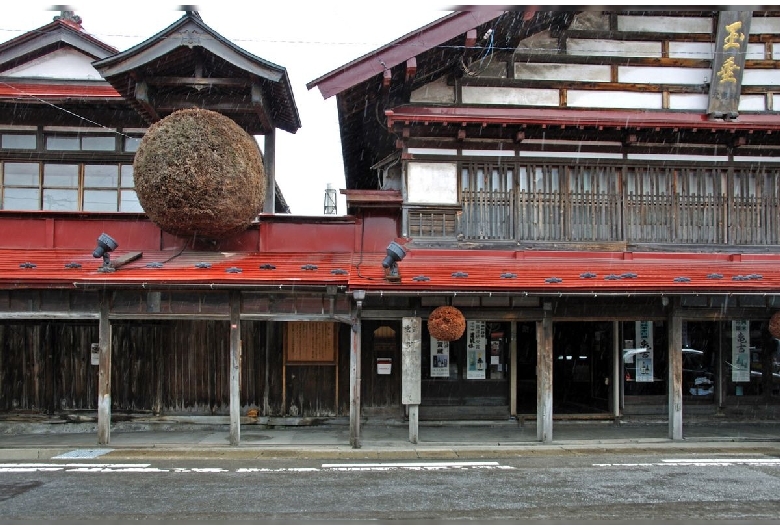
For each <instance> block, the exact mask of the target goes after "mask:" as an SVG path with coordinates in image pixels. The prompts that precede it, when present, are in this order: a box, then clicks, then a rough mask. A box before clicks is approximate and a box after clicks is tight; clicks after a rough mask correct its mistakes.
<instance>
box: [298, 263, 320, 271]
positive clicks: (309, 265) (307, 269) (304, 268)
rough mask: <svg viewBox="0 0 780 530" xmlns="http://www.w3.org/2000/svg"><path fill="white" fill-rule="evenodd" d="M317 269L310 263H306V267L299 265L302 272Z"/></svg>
mask: <svg viewBox="0 0 780 530" xmlns="http://www.w3.org/2000/svg"><path fill="white" fill-rule="evenodd" d="M318 268H319V267H317V266H316V265H312V264H311V263H307V264H306V265H301V270H302V271H316V270H317V269H318Z"/></svg>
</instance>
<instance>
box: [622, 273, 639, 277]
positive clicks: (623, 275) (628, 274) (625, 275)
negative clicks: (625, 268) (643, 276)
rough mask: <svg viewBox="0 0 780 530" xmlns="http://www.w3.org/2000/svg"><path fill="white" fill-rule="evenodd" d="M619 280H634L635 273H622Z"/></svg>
mask: <svg viewBox="0 0 780 530" xmlns="http://www.w3.org/2000/svg"><path fill="white" fill-rule="evenodd" d="M620 277H621V278H636V273H635V272H624V273H623V274H621V275H620Z"/></svg>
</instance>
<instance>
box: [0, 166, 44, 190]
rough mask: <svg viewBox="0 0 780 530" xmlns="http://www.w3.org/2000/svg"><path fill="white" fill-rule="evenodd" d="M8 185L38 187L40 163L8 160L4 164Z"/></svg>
mask: <svg viewBox="0 0 780 530" xmlns="http://www.w3.org/2000/svg"><path fill="white" fill-rule="evenodd" d="M3 183H4V184H5V185H6V186H35V187H36V188H37V187H38V164H37V163H34V162H6V163H5V164H4V166H3Z"/></svg>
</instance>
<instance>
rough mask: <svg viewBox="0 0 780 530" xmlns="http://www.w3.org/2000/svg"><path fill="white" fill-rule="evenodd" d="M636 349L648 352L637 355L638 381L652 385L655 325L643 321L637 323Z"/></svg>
mask: <svg viewBox="0 0 780 530" xmlns="http://www.w3.org/2000/svg"><path fill="white" fill-rule="evenodd" d="M636 347H637V348H645V349H646V351H643V352H640V353H637V354H636V381H637V382H638V383H652V382H653V378H654V374H653V323H652V322H651V321H649V320H641V321H639V322H637V323H636Z"/></svg>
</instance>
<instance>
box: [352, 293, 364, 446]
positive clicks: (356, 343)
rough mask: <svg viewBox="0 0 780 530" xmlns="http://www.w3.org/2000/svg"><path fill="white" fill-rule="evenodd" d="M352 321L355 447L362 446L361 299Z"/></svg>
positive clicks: (353, 428)
mask: <svg viewBox="0 0 780 530" xmlns="http://www.w3.org/2000/svg"><path fill="white" fill-rule="evenodd" d="M357 304H358V309H357V311H356V313H355V317H354V319H353V322H352V334H351V336H350V349H349V444H350V445H351V446H352V448H353V449H359V448H360V445H361V444H360V382H361V377H360V369H361V368H360V352H361V347H360V341H361V340H362V331H361V324H360V307H361V305H362V302H361V301H358V303H357Z"/></svg>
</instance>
